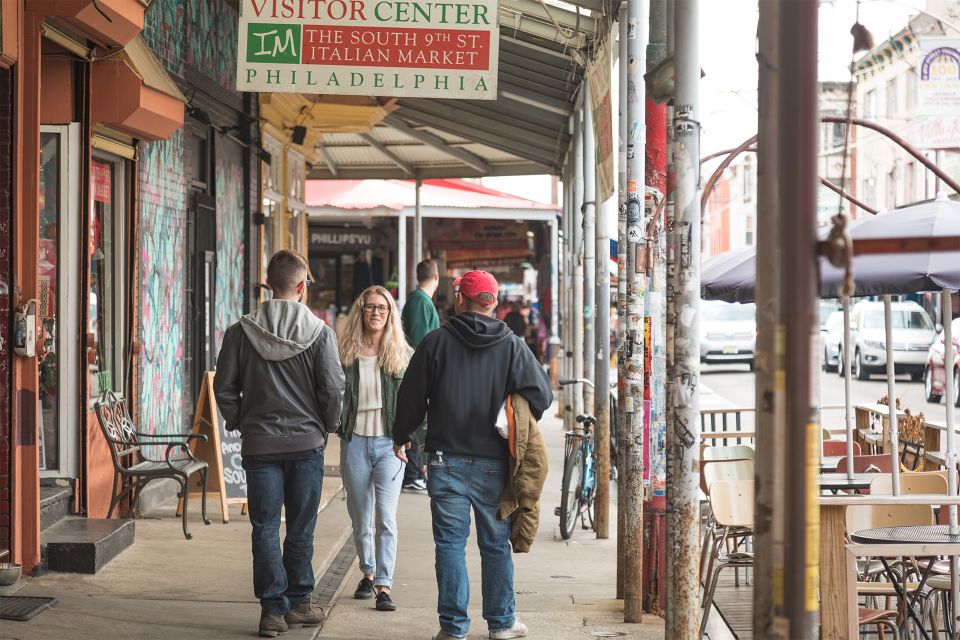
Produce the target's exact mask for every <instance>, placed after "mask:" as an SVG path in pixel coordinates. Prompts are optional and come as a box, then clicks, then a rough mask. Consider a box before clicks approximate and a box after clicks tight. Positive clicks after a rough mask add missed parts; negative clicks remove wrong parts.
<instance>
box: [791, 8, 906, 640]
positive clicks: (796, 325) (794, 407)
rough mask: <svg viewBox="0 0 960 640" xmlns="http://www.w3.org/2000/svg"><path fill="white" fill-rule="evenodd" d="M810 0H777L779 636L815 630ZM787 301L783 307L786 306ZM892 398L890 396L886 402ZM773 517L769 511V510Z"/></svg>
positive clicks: (813, 54) (809, 634)
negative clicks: (783, 294) (782, 423)
mask: <svg viewBox="0 0 960 640" xmlns="http://www.w3.org/2000/svg"><path fill="white" fill-rule="evenodd" d="M818 4H819V3H818V1H817V0H793V1H792V2H783V3H780V25H779V29H778V34H779V44H780V60H779V66H778V68H779V69H780V77H779V78H778V83H777V86H778V87H779V104H778V107H779V108H778V119H779V122H780V123H782V124H786V123H789V126H783V127H782V128H781V130H780V140H779V145H778V147H777V154H778V156H779V169H780V173H779V177H780V206H779V207H777V208H776V209H774V211H776V212H777V213H778V214H779V216H780V243H779V253H778V257H779V259H780V261H781V265H782V266H781V272H780V288H781V291H789V292H790V304H789V305H782V306H781V308H780V316H779V322H778V325H777V335H778V336H782V339H778V341H777V343H778V345H777V346H781V345H782V348H783V349H784V353H783V369H782V370H781V371H778V374H777V376H776V379H778V380H783V381H784V385H785V388H787V389H789V390H790V393H788V394H785V396H784V411H785V412H786V413H785V415H786V420H787V422H786V426H787V428H786V441H787V442H786V447H785V448H786V450H787V451H790V452H792V454H791V455H789V456H787V459H786V465H785V466H786V473H787V477H788V478H790V482H789V483H788V484H787V485H786V487H785V489H786V493H785V499H786V500H785V502H786V504H785V507H786V529H785V532H786V541H785V546H784V553H785V562H784V565H785V566H784V570H783V572H782V574H781V575H782V584H783V594H782V600H783V608H782V610H781V612H778V617H779V616H783V617H784V619H782V620H778V621H777V628H776V630H777V631H778V632H780V633H781V635H782V637H783V638H790V639H791V640H812V639H813V638H815V637H816V636H817V610H818V607H819V603H818V593H817V592H818V588H819V584H820V580H819V564H820V562H819V555H820V553H819V552H820V517H819V516H820V510H819V506H818V504H817V486H816V480H817V472H818V468H817V465H818V464H819V455H816V454H817V451H816V448H817V442H818V441H819V433H818V432H819V427H818V426H817V409H816V407H815V406H813V403H812V396H813V394H812V376H813V371H812V363H811V358H810V354H811V353H816V352H817V349H816V347H815V346H814V340H815V327H816V321H815V316H816V305H817V293H818V292H817V282H818V279H817V253H816V246H817V236H816V226H817V220H816V210H817V156H816V154H817V139H818V137H819V136H818V134H819V129H820V126H819V124H820V121H819V117H818V114H817V106H818V101H817V8H818ZM787 307H789V308H787ZM892 401H893V400H892V399H891V402H892ZM775 517H776V516H775Z"/></svg>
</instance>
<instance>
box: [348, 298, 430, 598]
mask: <svg viewBox="0 0 960 640" xmlns="http://www.w3.org/2000/svg"><path fill="white" fill-rule="evenodd" d="M412 353H413V349H411V348H410V346H409V345H408V344H407V341H406V339H405V338H404V335H403V327H402V326H401V324H400V317H399V313H398V312H397V306H396V304H395V303H394V301H393V297H392V296H391V295H390V294H389V292H388V291H387V290H386V289H384V288H383V287H380V286H373V287H370V288H369V289H367V290H366V291H364V292H363V293H361V294H360V297H359V298H357V300H356V302H354V303H353V307H352V308H351V309H350V315H349V316H348V320H347V325H346V328H345V330H344V333H343V335H341V336H340V358H341V362H342V363H343V370H344V373H345V374H346V391H345V393H344V397H343V413H342V414H341V417H340V431H339V433H340V437H341V438H342V439H343V443H342V446H341V448H340V460H341V462H340V469H341V472H342V473H343V484H344V487H345V488H346V491H347V511H348V512H349V513H350V520H351V522H352V523H353V539H354V542H355V543H356V547H357V554H358V555H359V557H360V570H361V571H362V572H363V579H362V580H360V584H359V585H358V586H357V588H356V590H355V591H354V593H353V597H354V598H357V599H358V600H366V599H369V598H373V597H374V596H376V599H377V602H376V608H377V609H378V610H379V611H395V610H396V608H397V607H396V605H395V604H394V602H393V600H392V599H391V597H390V587H391V586H392V585H393V568H394V565H395V564H396V559H397V501H398V500H399V499H400V484H401V483H402V482H403V468H404V465H403V463H398V461H397V459H396V458H395V457H394V455H393V438H392V437H391V436H392V434H393V424H394V418H395V416H396V406H397V390H398V389H399V388H400V381H401V380H402V379H403V372H404V370H405V369H406V368H407V363H408V362H409V361H410V355H411V354H412ZM374 513H376V516H375V517H374ZM374 530H376V536H375V537H374Z"/></svg>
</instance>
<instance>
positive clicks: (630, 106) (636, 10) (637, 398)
mask: <svg viewBox="0 0 960 640" xmlns="http://www.w3.org/2000/svg"><path fill="white" fill-rule="evenodd" d="M649 13H650V8H649V3H648V0H628V3H627V123H628V124H627V132H628V133H627V162H626V164H627V176H626V180H627V225H626V226H627V243H626V244H627V247H626V251H627V264H626V270H627V278H626V279H627V309H626V318H625V319H626V322H627V325H628V326H627V339H626V344H625V346H624V349H625V351H626V353H625V356H626V358H625V360H626V367H627V372H626V379H625V384H626V391H625V394H626V402H625V407H624V410H625V413H626V421H625V424H624V425H623V428H624V429H625V430H626V431H627V439H628V444H627V448H626V450H625V451H624V453H623V456H624V468H623V469H622V473H621V478H623V480H622V486H621V487H620V491H622V492H624V493H625V494H626V498H625V502H626V504H625V507H624V511H625V513H624V520H625V524H624V530H625V531H624V533H625V535H624V549H625V557H624V571H623V596H624V598H623V619H624V622H641V621H642V619H643V491H644V487H643V369H644V351H643V347H644V340H643V315H644V309H643V307H644V298H645V294H646V291H645V287H646V282H645V279H644V278H643V277H642V275H641V274H642V272H643V267H644V265H643V261H642V260H641V261H640V262H638V261H637V256H638V254H641V250H642V248H643V243H644V238H643V228H644V220H643V196H644V188H643V187H644V184H643V157H644V149H645V142H646V141H645V139H644V138H645V136H646V114H645V111H644V104H643V96H644V94H645V84H644V80H643V70H644V69H645V68H646V46H647V40H648V37H647V32H648V29H649V26H650V24H649Z"/></svg>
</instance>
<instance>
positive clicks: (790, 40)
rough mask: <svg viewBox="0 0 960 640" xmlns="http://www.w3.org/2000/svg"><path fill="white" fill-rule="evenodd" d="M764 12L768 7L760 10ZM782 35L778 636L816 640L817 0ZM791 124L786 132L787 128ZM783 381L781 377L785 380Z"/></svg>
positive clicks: (793, 14)
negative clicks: (782, 458)
mask: <svg viewBox="0 0 960 640" xmlns="http://www.w3.org/2000/svg"><path fill="white" fill-rule="evenodd" d="M763 4H766V3H763ZM779 4H780V24H779V29H778V31H777V32H778V36H779V45H780V61H779V70H780V73H779V94H780V100H779V105H778V107H779V109H778V110H779V114H778V116H777V117H778V119H779V121H780V123H781V124H782V125H783V126H782V128H781V132H780V144H779V148H778V155H779V160H780V166H779V169H780V206H779V207H778V208H777V212H778V215H779V216H780V243H779V258H780V261H781V265H782V271H781V273H780V277H781V282H780V287H781V291H785V292H787V291H788V292H790V301H789V304H783V305H782V306H781V309H780V319H779V323H778V327H777V329H778V342H780V343H781V344H782V346H783V350H784V351H783V369H782V370H781V371H778V378H777V379H778V380H782V381H783V382H782V383H783V384H784V386H785V388H786V389H788V390H789V393H787V394H786V395H785V396H784V407H785V411H786V419H787V429H786V434H787V436H786V450H787V451H789V452H790V454H789V455H788V456H787V457H786V464H785V467H786V474H787V476H786V477H787V478H789V482H788V483H787V484H786V487H785V497H786V505H785V506H786V527H785V531H784V534H785V542H786V544H785V547H784V552H785V563H784V564H785V567H784V570H783V573H782V574H781V575H782V585H783V586H782V588H783V601H784V605H785V607H784V610H783V612H782V613H781V614H780V615H782V616H784V617H785V618H786V620H783V621H782V622H783V624H782V626H781V628H785V629H787V636H786V637H789V638H790V639H791V640H813V638H815V637H816V635H817V611H818V609H819V594H818V589H819V583H820V580H819V549H820V508H819V505H818V504H817V493H818V487H817V475H818V473H819V468H818V463H819V459H820V456H819V455H816V443H817V442H818V435H817V431H818V430H819V427H818V425H817V423H816V414H817V409H816V407H815V406H813V403H812V402H811V400H812V388H811V387H812V380H813V371H812V369H813V367H812V359H811V357H810V354H812V353H816V352H817V348H816V347H815V341H816V334H815V329H816V326H817V323H816V316H817V300H818V295H817V294H818V291H817V253H816V243H817V236H816V223H817V221H816V210H817V157H816V153H817V139H818V134H819V128H820V125H819V118H818V115H817V101H818V95H817V6H818V0H794V1H791V2H781V3H779ZM788 123H789V126H788ZM780 374H782V377H780Z"/></svg>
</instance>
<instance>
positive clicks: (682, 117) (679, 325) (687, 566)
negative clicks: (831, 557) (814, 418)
mask: <svg viewBox="0 0 960 640" xmlns="http://www.w3.org/2000/svg"><path fill="white" fill-rule="evenodd" d="M674 5H675V8H674V19H675V25H674V29H675V31H676V55H675V56H674V60H675V69H676V73H675V75H676V93H675V99H674V124H673V134H674V144H673V163H674V175H675V181H676V189H675V198H674V202H675V204H674V207H675V216H676V224H675V225H674V228H673V229H672V230H671V236H672V242H671V245H672V246H671V249H670V250H671V251H672V253H673V254H674V261H675V264H674V274H673V280H674V288H673V298H674V304H673V306H674V309H675V311H676V313H675V315H674V317H673V321H674V347H673V348H674V356H673V368H674V371H673V376H674V378H673V380H672V381H671V382H672V393H671V398H670V412H671V414H672V417H673V429H672V433H670V434H669V435H671V436H672V437H671V439H670V441H668V451H669V453H668V459H669V461H670V480H669V482H668V483H667V518H668V521H667V545H668V550H669V554H670V557H671V558H672V559H673V560H672V562H670V563H669V564H668V565H667V602H668V603H669V606H670V607H671V608H672V610H673V614H672V615H668V616H667V620H666V637H668V638H675V639H679V638H690V639H693V638H697V637H698V633H699V627H700V625H699V621H700V620H699V617H700V614H699V609H700V599H699V592H700V584H699V583H700V581H699V578H698V569H699V554H698V551H699V548H700V546H699V537H700V536H699V530H700V522H699V499H698V491H699V474H698V473H696V472H695V470H696V469H698V466H699V463H700V447H699V446H698V445H699V432H700V390H699V383H700V380H699V378H700V348H699V346H700V345H699V329H698V327H699V318H698V313H699V309H700V46H699V38H698V36H699V33H698V29H699V9H700V2H699V0H677V1H676V2H675V3H674Z"/></svg>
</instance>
